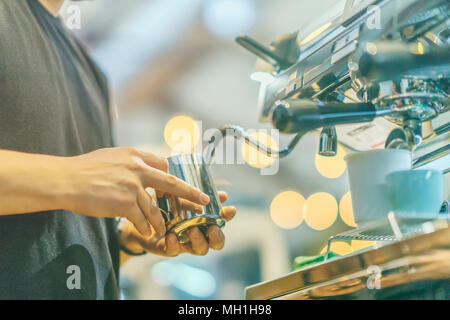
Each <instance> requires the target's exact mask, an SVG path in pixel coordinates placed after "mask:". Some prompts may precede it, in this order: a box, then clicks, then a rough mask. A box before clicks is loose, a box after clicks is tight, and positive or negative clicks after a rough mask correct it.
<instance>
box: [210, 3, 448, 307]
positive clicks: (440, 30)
mask: <svg viewBox="0 0 450 320" xmlns="http://www.w3.org/2000/svg"><path fill="white" fill-rule="evenodd" d="M237 42H238V43H239V44H240V45H241V46H242V47H244V48H245V49H246V50H248V51H250V52H251V53H252V54H254V55H256V57H257V59H258V60H257V63H256V67H255V68H256V70H255V71H256V73H257V74H258V73H259V74H262V75H263V76H264V79H265V80H264V81H261V84H260V95H259V101H258V107H259V109H260V119H259V120H260V121H261V122H272V124H273V126H274V127H275V128H276V129H278V130H279V131H280V132H281V133H284V134H292V135H294V137H293V139H292V141H291V142H290V143H289V145H288V146H287V147H286V148H284V149H282V150H271V149H270V148H267V147H265V146H261V145H259V144H258V142H257V141H255V140H253V139H252V138H251V137H250V136H249V135H248V134H247V133H246V131H245V130H244V129H243V128H241V127H238V126H233V125H227V126H223V127H222V128H221V130H220V131H221V132H222V134H223V136H225V135H230V134H233V135H234V136H235V137H236V138H239V139H242V140H244V141H245V142H246V143H248V144H249V145H252V146H254V147H256V148H258V149H259V150H260V151H261V152H263V153H265V154H266V155H269V156H272V157H280V158H282V157H285V156H287V155H288V154H289V153H290V152H291V151H292V150H293V149H294V148H295V146H296V145H297V143H298V142H299V141H300V139H301V138H302V137H303V136H304V135H305V134H306V133H309V132H317V133H318V134H320V143H319V145H318V153H319V154H320V155H322V156H328V157H333V156H335V155H336V152H337V145H338V143H340V144H341V145H343V146H344V147H345V148H347V149H348V150H350V151H354V152H358V151H364V150H370V149H380V148H385V149H406V150H409V151H411V152H412V154H413V163H412V166H413V168H433V169H435V170H440V171H442V172H444V174H445V173H448V172H449V171H450V112H449V110H450V100H449V99H450V98H449V95H448V94H449V89H450V1H448V0H348V1H346V2H345V5H344V6H343V7H342V10H340V11H339V12H338V13H336V14H335V15H334V16H333V17H332V18H331V19H328V20H327V21H323V24H322V25H321V26H319V27H318V28H317V30H315V31H314V32H313V33H311V34H309V35H305V34H303V33H302V31H298V32H295V33H291V34H285V35H282V36H280V37H278V38H277V39H276V40H275V41H274V42H272V43H271V44H270V45H268V46H266V45H263V44H261V43H259V42H257V41H256V40H254V39H253V38H251V37H249V36H247V35H243V36H240V37H238V38H237ZM267 79H268V80H267ZM218 140H219V139H217V138H216V139H215V140H214V139H213V140H212V141H211V142H212V144H213V145H214V144H217V143H218ZM448 210H449V209H448V203H444V204H443V206H442V210H441V214H442V216H441V217H442V219H439V223H437V222H436V221H427V222H425V223H421V224H420V225H419V227H417V226H416V227H415V229H414V231H411V230H404V229H402V228H401V227H400V226H399V224H398V223H397V221H396V220H395V218H393V217H389V219H388V221H387V225H383V224H382V223H381V224H378V225H371V226H366V227H365V228H360V227H358V228H356V229H354V230H351V231H349V232H346V233H343V234H339V235H335V236H334V237H332V238H330V243H331V241H333V240H335V239H341V240H371V241H379V242H380V243H381V244H382V245H380V246H376V247H374V248H371V249H370V250H366V251H364V252H361V253H355V254H352V255H350V256H348V257H342V258H340V259H336V260H329V261H328V260H327V256H326V257H325V261H323V262H321V263H319V264H317V265H313V266H310V267H306V268H304V269H300V270H297V271H295V272H293V273H291V274H288V275H287V276H284V277H281V278H279V279H275V280H272V281H267V282H264V283H261V284H256V285H254V286H252V287H249V288H247V290H246V297H247V298H248V299H320V298H344V297H352V296H355V295H359V296H360V297H364V298H368V297H380V296H381V295H382V294H383V293H382V292H386V290H384V291H383V290H372V291H371V290H370V288H369V289H368V283H369V280H370V281H372V280H375V282H376V281H379V283H381V287H383V288H389V289H391V290H390V291H389V292H390V293H388V294H392V292H393V290H394V291H395V290H397V288H400V287H402V288H404V287H405V286H410V285H414V284H420V285H423V284H424V283H427V284H429V283H431V284H429V286H430V287H433V286H434V287H433V288H434V289H433V290H434V291H433V290H431V289H430V290H431V292H433V293H432V294H435V292H441V291H442V290H444V292H446V298H447V299H448V298H450V297H449V296H448V292H449V288H450V285H449V281H448V279H450V265H449V262H448V261H450V228H449V227H448V221H449V220H448V216H449V213H448ZM391 218H393V219H391ZM438 279H439V280H442V281H438V282H433V281H436V280H438ZM372 282H373V281H372ZM436 283H437V284H436ZM436 286H437V287H439V286H444V287H442V288H441V287H439V288H438V289H436ZM398 290H400V289H398ZM439 290H440V291H439ZM400 291H401V290H400ZM384 294H385V295H386V294H387V293H384ZM435 298H436V297H435Z"/></svg>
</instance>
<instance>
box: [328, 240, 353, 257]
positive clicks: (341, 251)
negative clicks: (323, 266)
mask: <svg viewBox="0 0 450 320" xmlns="http://www.w3.org/2000/svg"><path fill="white" fill-rule="evenodd" d="M327 248H328V245H325V247H323V248H322V250H321V251H320V253H321V254H324V253H326V252H327ZM330 251H331V252H334V253H336V254H338V255H341V256H343V255H346V254H349V253H352V252H353V248H352V246H351V245H349V244H348V243H347V242H345V241H333V242H331V248H330Z"/></svg>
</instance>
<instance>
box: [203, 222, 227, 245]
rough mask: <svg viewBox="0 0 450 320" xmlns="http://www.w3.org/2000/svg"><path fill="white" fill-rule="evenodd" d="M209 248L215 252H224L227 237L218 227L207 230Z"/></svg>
mask: <svg viewBox="0 0 450 320" xmlns="http://www.w3.org/2000/svg"><path fill="white" fill-rule="evenodd" d="M206 236H207V238H208V240H209V247H210V248H211V249H214V250H222V249H223V246H224V245H225V235H224V234H223V232H222V231H221V230H220V228H219V227H218V226H211V227H209V228H208V229H207V230H206Z"/></svg>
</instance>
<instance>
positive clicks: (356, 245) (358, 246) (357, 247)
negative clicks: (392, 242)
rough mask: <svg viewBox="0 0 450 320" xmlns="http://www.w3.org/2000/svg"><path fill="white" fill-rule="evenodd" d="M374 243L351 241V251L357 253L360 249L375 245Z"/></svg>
mask: <svg viewBox="0 0 450 320" xmlns="http://www.w3.org/2000/svg"><path fill="white" fill-rule="evenodd" d="M376 243H377V242H376V241H366V240H352V248H353V251H358V250H362V249H366V248H368V247H371V246H373V245H375V244H376Z"/></svg>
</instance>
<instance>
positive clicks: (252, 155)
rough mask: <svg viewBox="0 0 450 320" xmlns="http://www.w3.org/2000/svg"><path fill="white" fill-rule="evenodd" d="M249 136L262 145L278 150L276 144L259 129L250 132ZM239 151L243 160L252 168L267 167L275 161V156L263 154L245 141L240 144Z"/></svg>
mask: <svg viewBox="0 0 450 320" xmlns="http://www.w3.org/2000/svg"><path fill="white" fill-rule="evenodd" d="M250 137H252V138H253V139H255V140H256V141H258V143H259V144H260V145H262V146H265V147H268V148H270V149H272V150H274V151H275V150H278V144H277V143H276V142H275V140H274V139H273V138H272V137H271V136H270V135H268V134H267V133H264V132H261V131H258V132H253V133H251V134H250ZM241 151H242V156H243V157H244V160H245V162H247V164H248V165H250V166H252V167H254V168H259V169H261V168H267V167H269V166H270V165H271V164H272V163H273V162H274V161H275V158H273V157H269V156H267V155H265V154H264V153H262V152H261V151H259V150H258V149H256V148H255V147H251V146H249V145H248V144H246V143H243V144H242V150H241Z"/></svg>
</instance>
